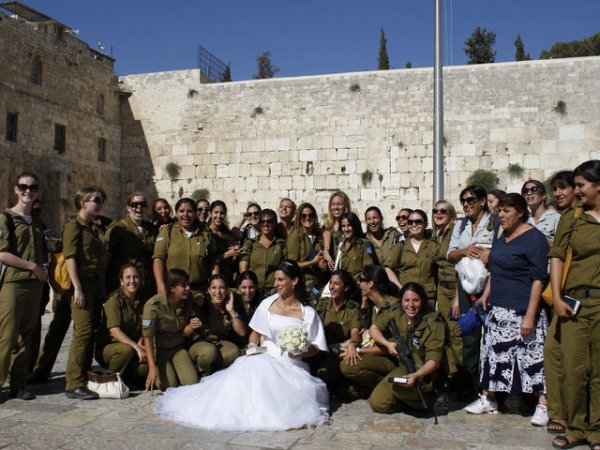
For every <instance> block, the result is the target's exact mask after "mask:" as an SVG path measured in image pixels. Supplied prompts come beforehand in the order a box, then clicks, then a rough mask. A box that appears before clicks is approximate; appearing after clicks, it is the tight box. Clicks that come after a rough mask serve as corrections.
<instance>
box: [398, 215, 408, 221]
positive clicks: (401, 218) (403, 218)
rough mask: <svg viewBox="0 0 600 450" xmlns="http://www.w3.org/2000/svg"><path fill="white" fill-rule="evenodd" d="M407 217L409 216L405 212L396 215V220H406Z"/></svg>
mask: <svg viewBox="0 0 600 450" xmlns="http://www.w3.org/2000/svg"><path fill="white" fill-rule="evenodd" d="M406 219H408V216H405V215H404V214H403V215H400V216H396V220H406Z"/></svg>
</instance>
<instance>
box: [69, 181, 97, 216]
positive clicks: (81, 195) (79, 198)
mask: <svg viewBox="0 0 600 450" xmlns="http://www.w3.org/2000/svg"><path fill="white" fill-rule="evenodd" d="M94 194H100V197H102V201H104V195H102V191H101V190H100V188H99V187H97V186H86V187H84V188H81V189H79V190H78V191H77V192H76V193H75V196H74V197H73V205H74V206H75V209H76V210H77V211H79V210H80V209H81V208H82V207H83V204H84V203H85V202H87V201H88V200H89V199H90V198H92V195H94Z"/></svg>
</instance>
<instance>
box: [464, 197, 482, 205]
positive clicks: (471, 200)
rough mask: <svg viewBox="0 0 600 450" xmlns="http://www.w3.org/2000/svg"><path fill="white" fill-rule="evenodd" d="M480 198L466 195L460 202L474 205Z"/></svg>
mask: <svg viewBox="0 0 600 450" xmlns="http://www.w3.org/2000/svg"><path fill="white" fill-rule="evenodd" d="M477 200H478V198H477V197H465V198H461V199H460V202H461V203H462V204H463V205H465V204H467V205H473V204H475V203H477Z"/></svg>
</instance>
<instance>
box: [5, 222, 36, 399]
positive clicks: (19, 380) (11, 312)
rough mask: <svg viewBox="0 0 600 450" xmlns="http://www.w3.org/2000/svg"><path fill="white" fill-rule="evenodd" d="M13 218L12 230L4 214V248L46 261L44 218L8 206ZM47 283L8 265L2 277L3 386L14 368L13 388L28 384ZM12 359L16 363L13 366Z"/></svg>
mask: <svg viewBox="0 0 600 450" xmlns="http://www.w3.org/2000/svg"><path fill="white" fill-rule="evenodd" d="M6 213H7V214H10V216H11V217H12V219H13V223H14V230H13V232H12V233H9V227H8V223H7V219H6V217H5V216H4V215H0V252H8V253H12V254H14V255H16V256H19V257H20V258H21V259H24V260H26V261H31V262H35V263H36V264H38V265H40V266H41V265H42V264H44V263H45V262H46V253H47V251H46V245H45V240H44V232H43V231H44V228H43V225H42V222H41V221H40V220H39V219H38V218H36V217H33V218H32V220H31V223H29V222H28V221H27V220H26V219H25V218H24V217H22V216H20V215H19V214H16V213H13V212H12V211H10V210H6ZM42 290H43V283H42V282H40V281H38V279H37V278H36V276H35V274H34V273H33V272H30V271H29V270H23V269H18V268H16V267H11V266H8V265H7V267H6V272H5V273H4V279H3V280H0V387H2V386H3V385H4V383H5V382H6V380H7V378H8V375H9V372H10V389H11V391H17V390H18V389H20V388H23V387H24V386H25V379H26V377H27V375H28V372H29V360H30V358H31V335H32V333H33V332H34V331H35V327H36V324H37V321H38V318H39V309H40V302H41V299H42ZM11 362H12V366H11Z"/></svg>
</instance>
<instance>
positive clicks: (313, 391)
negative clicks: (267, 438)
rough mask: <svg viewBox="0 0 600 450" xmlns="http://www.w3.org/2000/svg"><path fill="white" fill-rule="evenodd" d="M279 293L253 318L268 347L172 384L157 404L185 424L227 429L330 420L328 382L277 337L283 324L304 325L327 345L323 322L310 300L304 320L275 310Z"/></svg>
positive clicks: (320, 345) (316, 342) (286, 426)
mask: <svg viewBox="0 0 600 450" xmlns="http://www.w3.org/2000/svg"><path fill="white" fill-rule="evenodd" d="M277 298H278V295H277V294H276V295H273V296H271V297H268V298H266V299H265V300H263V301H262V303H261V304H260V306H259V307H258V309H257V310H256V312H255V313H254V316H253V317H252V320H251V321H250V327H251V328H252V329H253V330H255V331H256V332H258V333H260V334H261V335H262V336H263V338H262V342H261V345H263V346H265V347H267V353H263V354H258V355H252V356H241V357H239V358H237V359H236V360H235V362H234V363H233V365H231V366H230V367H229V368H227V369H224V370H221V371H219V372H216V373H214V374H213V375H210V376H208V377H205V378H202V380H201V381H200V382H199V383H197V384H194V385H190V386H181V387H177V388H170V389H167V391H166V392H165V393H164V395H163V396H161V397H160V398H159V399H157V400H156V403H155V404H154V409H155V410H156V412H158V413H159V414H160V415H161V416H162V417H163V418H165V419H169V420H173V421H176V422H179V423H182V424H185V425H190V426H195V427H199V428H205V429H214V430H228V431H258V430H269V431H271V430H288V429H293V428H302V427H304V426H307V425H315V426H316V425H320V424H322V423H323V422H325V421H326V420H327V419H328V417H329V415H328V410H329V394H328V392H327V388H326V386H325V383H323V382H322V381H321V380H320V379H319V378H316V377H313V376H311V375H310V373H309V372H308V366H307V364H306V363H304V362H302V361H301V360H297V359H292V358H289V357H288V355H287V354H283V355H282V354H281V350H280V349H279V347H278V346H277V344H276V343H275V339H276V337H277V333H278V332H279V331H280V330H281V329H282V328H284V327H286V326H289V325H300V326H303V327H304V328H305V329H306V330H307V331H308V333H309V336H310V340H311V343H312V344H313V345H314V346H316V347H318V348H319V349H320V350H324V351H327V343H326V341H325V333H324V332H323V325H322V324H321V321H320V319H319V317H318V315H317V314H316V313H315V310H314V309H313V308H311V307H310V306H302V313H303V316H304V320H300V319H296V318H293V317H287V316H280V315H278V314H272V313H270V312H269V307H270V306H271V304H272V303H273V302H274V301H275V300H276V299H277Z"/></svg>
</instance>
